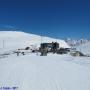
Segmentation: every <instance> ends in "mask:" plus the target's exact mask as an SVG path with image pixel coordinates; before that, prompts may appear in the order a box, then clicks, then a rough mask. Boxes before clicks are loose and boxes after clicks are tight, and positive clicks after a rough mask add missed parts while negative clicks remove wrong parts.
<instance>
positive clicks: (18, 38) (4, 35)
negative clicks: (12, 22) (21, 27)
mask: <svg viewBox="0 0 90 90" xmlns="http://www.w3.org/2000/svg"><path fill="white" fill-rule="evenodd" d="M52 41H53V42H56V41H57V42H58V43H59V44H60V47H64V48H68V47H69V45H68V44H67V43H66V42H65V41H64V40H59V39H53V38H50V37H44V36H42V37H41V36H39V35H35V34H29V33H25V32H20V31H0V49H2V50H13V49H18V48H25V47H27V46H30V45H33V46H34V47H36V48H37V47H39V46H40V43H41V42H52Z"/></svg>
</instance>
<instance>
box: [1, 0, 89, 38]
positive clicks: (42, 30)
mask: <svg viewBox="0 0 90 90" xmlns="http://www.w3.org/2000/svg"><path fill="white" fill-rule="evenodd" d="M3 27H5V28H18V29H17V30H22V31H25V32H30V33H35V34H39V35H45V36H51V37H55V38H75V39H77V38H89V39H90V0H0V28H3Z"/></svg>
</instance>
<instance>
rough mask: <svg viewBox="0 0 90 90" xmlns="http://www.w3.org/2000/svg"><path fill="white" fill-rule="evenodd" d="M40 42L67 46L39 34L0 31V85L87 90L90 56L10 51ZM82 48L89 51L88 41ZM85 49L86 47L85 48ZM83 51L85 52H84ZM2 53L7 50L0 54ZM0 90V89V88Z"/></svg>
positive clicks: (38, 89) (35, 89)
mask: <svg viewBox="0 0 90 90" xmlns="http://www.w3.org/2000/svg"><path fill="white" fill-rule="evenodd" d="M41 39H42V42H52V41H55V42H56V41H57V42H59V44H60V47H65V48H69V46H68V45H67V43H66V42H65V41H64V40H57V39H53V38H49V37H44V36H43V37H42V38H41V36H38V35H34V34H28V33H24V32H17V31H0V88H1V87H18V88H17V90H90V57H72V56H70V55H68V54H67V55H56V54H48V56H40V54H36V53H31V52H28V53H26V55H24V56H23V55H22V54H20V55H19V56H17V55H16V54H12V53H11V52H12V51H13V50H16V49H18V48H25V47H27V46H31V47H34V48H37V47H39V46H40V43H41ZM78 48H79V49H80V50H81V48H82V50H86V51H88V52H89V53H90V51H89V49H90V43H88V44H85V45H84V46H80V47H77V49H78ZM86 48H87V49H86ZM84 52H85V51H84ZM2 53H9V54H10V55H8V56H2ZM0 90H1V89H0Z"/></svg>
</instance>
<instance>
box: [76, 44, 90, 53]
mask: <svg viewBox="0 0 90 90" xmlns="http://www.w3.org/2000/svg"><path fill="white" fill-rule="evenodd" d="M76 48H77V50H78V51H81V52H82V53H84V54H89V55H90V42H88V43H85V44H82V45H80V46H77V47H76Z"/></svg>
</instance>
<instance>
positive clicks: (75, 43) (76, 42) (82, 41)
mask: <svg viewBox="0 0 90 90" xmlns="http://www.w3.org/2000/svg"><path fill="white" fill-rule="evenodd" d="M65 41H66V42H67V43H68V45H70V46H72V47H73V46H79V45H81V44H85V43H87V42H89V41H90V40H88V39H78V40H74V39H70V38H68V39H66V40H65Z"/></svg>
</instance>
